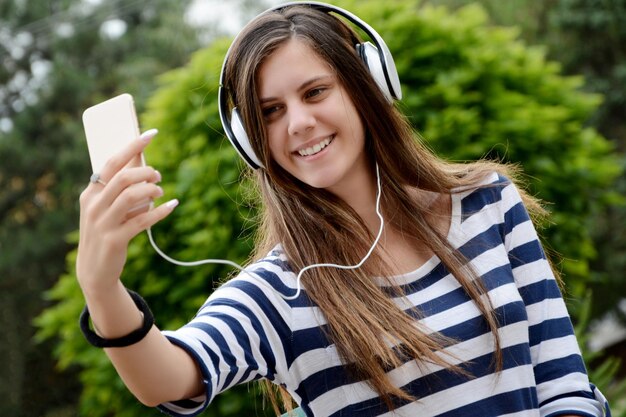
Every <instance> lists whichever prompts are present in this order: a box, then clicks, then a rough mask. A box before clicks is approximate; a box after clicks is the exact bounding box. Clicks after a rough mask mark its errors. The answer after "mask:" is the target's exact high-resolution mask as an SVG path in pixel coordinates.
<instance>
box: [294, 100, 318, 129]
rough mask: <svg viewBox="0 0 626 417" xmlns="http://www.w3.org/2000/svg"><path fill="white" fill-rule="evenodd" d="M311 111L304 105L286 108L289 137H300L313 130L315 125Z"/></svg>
mask: <svg viewBox="0 0 626 417" xmlns="http://www.w3.org/2000/svg"><path fill="white" fill-rule="evenodd" d="M311 110H312V109H311V108H310V107H309V106H307V105H306V103H297V104H292V105H291V106H289V108H288V111H287V112H288V117H289V125H288V127H287V130H288V133H289V135H291V136H295V135H302V134H304V133H306V132H307V131H309V130H311V129H313V127H314V126H315V123H316V119H315V116H314V114H313V112H312V111H311Z"/></svg>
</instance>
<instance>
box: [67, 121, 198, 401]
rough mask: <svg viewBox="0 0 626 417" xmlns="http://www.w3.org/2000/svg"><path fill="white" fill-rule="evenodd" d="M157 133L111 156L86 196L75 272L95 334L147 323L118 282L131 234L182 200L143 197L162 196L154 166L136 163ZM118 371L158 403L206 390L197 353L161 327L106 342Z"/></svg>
mask: <svg viewBox="0 0 626 417" xmlns="http://www.w3.org/2000/svg"><path fill="white" fill-rule="evenodd" d="M152 136H154V133H152V134H144V135H142V137H141V138H140V139H139V140H137V141H134V142H133V143H132V144H130V145H129V146H128V147H127V148H125V149H124V150H123V151H122V152H120V153H119V154H117V155H116V156H114V157H113V158H111V160H109V161H108V162H107V164H106V165H105V167H104V168H103V170H102V172H101V173H100V178H101V181H100V182H92V183H90V184H89V186H88V187H87V188H86V189H85V190H84V191H83V193H82V194H81V197H80V241H79V245H78V259H77V262H76V275H77V277H78V282H79V284H80V287H81V289H82V291H83V294H84V296H85V300H86V302H87V306H88V308H89V313H90V316H91V320H92V323H93V327H94V328H95V331H96V333H97V334H98V335H99V336H100V337H102V338H104V339H115V338H119V337H123V336H125V335H127V334H129V333H131V332H133V331H135V330H136V329H139V328H140V327H141V326H142V323H143V320H144V317H143V315H142V313H141V312H140V310H139V309H138V308H137V306H136V305H135V302H134V301H133V299H132V298H131V297H130V295H129V293H128V292H127V290H126V289H125V288H124V286H123V284H122V282H121V281H120V276H121V274H122V270H123V268H124V264H125V263H126V257H127V249H128V244H129V242H130V240H131V239H132V238H133V237H134V236H136V235H137V234H139V233H140V232H142V231H144V230H146V229H147V228H148V227H150V226H152V225H153V224H155V223H157V222H158V221H160V220H161V219H163V218H164V217H166V216H167V215H168V214H169V213H171V212H172V210H173V209H174V207H175V206H176V204H177V201H176V200H172V201H171V202H169V203H165V204H163V205H161V206H159V207H156V208H154V209H151V210H148V206H147V205H146V206H145V207H144V208H143V209H137V206H138V205H141V204H142V202H146V201H150V200H152V199H154V198H157V197H160V196H161V195H162V194H163V190H162V189H161V188H160V187H159V186H158V185H156V183H158V182H159V181H160V180H161V178H160V174H159V173H158V172H157V171H155V170H154V169H153V168H151V167H130V163H131V161H133V159H135V158H138V157H139V155H141V153H142V152H143V150H144V149H145V147H146V146H147V145H148V143H149V142H150V140H151V139H152ZM105 351H106V354H107V355H108V357H109V358H110V359H111V362H112V363H113V365H114V366H115V368H116V370H117V372H118V373H119V375H120V377H121V378H122V380H123V381H124V383H125V384H126V386H127V387H128V388H129V390H130V391H131V392H132V393H133V394H134V395H135V396H136V397H137V399H139V401H141V402H142V403H144V404H146V405H149V406H155V405H157V404H160V403H163V402H166V401H172V400H177V399H181V398H189V397H193V396H196V395H199V394H201V392H202V383H201V376H200V372H199V370H198V368H197V366H196V364H195V362H194V361H193V359H192V358H191V357H190V356H189V354H187V353H186V352H185V351H184V350H182V349H181V348H179V347H177V346H175V345H174V344H172V343H170V342H169V341H168V339H167V338H165V336H163V335H162V334H161V333H160V331H159V330H158V329H157V328H156V326H152V328H151V329H150V331H149V332H148V333H147V334H146V336H145V337H144V338H143V339H141V340H140V341H139V342H137V343H134V344H132V345H130V346H125V347H115V348H107V349H105Z"/></svg>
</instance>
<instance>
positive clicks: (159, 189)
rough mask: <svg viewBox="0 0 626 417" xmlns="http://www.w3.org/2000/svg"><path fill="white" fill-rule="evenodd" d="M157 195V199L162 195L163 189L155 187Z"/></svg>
mask: <svg viewBox="0 0 626 417" xmlns="http://www.w3.org/2000/svg"><path fill="white" fill-rule="evenodd" d="M157 193H158V194H159V197H161V196H162V195H163V188H161V187H159V186H157Z"/></svg>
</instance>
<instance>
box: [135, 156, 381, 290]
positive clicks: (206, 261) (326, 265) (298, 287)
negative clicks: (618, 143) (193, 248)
mask: <svg viewBox="0 0 626 417" xmlns="http://www.w3.org/2000/svg"><path fill="white" fill-rule="evenodd" d="M376 185H377V192H376V215H377V216H378V218H379V219H380V226H379V228H378V234H377V235H376V239H374V242H373V243H372V246H371V247H370V249H369V251H368V252H367V253H366V254H365V256H364V257H363V259H361V261H360V262H359V263H357V264H355V265H338V264H331V263H321V264H313V265H309V266H306V267H304V268H302V269H301V270H300V272H299V273H298V276H297V277H296V293H295V294H294V295H291V296H286V295H283V294H280V296H281V297H282V298H283V299H285V300H295V299H296V298H298V297H299V296H300V292H301V289H302V287H301V284H300V280H301V278H302V274H303V273H304V272H305V271H308V270H309V269H312V268H338V269H357V268H360V267H361V266H362V265H363V264H364V263H365V261H367V259H368V258H369V257H370V256H371V254H372V253H373V252H374V249H375V248H376V245H378V242H379V241H380V237H381V236H382V234H383V228H384V225H385V220H384V219H383V215H382V214H381V212H380V197H381V194H382V193H381V182H380V172H379V170H378V164H376ZM147 232H148V239H149V240H150V244H151V245H152V247H153V248H154V250H155V251H156V253H158V254H159V255H161V257H163V259H165V260H166V261H168V262H171V263H173V264H175V265H179V266H185V267H188V266H200V265H205V264H224V265H229V266H232V267H234V268H237V269H239V270H240V271H241V272H245V273H247V274H249V275H250V276H252V277H254V275H252V273H251V272H250V271H247V270H246V269H245V268H244V267H242V266H241V265H239V264H238V263H236V262H233V261H229V260H227V259H203V260H200V261H191V262H183V261H179V260H177V259H174V258H171V257H170V256H168V255H166V254H165V253H164V252H163V251H162V250H161V249H160V248H159V247H158V246H157V244H156V242H155V241H154V238H153V237H152V229H151V228H148V229H147Z"/></svg>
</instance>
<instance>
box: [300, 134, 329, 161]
mask: <svg viewBox="0 0 626 417" xmlns="http://www.w3.org/2000/svg"><path fill="white" fill-rule="evenodd" d="M335 137H336V133H332V134H330V135H326V136H320V137H318V138H316V139H312V140H309V141H307V142H305V143H304V144H302V145H300V146H298V148H297V149H295V150H294V151H293V152H291V153H292V155H294V156H297V157H298V158H302V159H312V158H315V157H316V156H318V155H321V154H323V153H324V151H325V150H326V148H328V147H329V146H330V145H332V143H333V142H334V141H335ZM328 138H330V143H329V144H328V145H326V146H325V147H324V149H322V150H321V151H319V152H318V153H316V154H314V155H307V156H302V155H300V151H301V150H304V149H307V148H311V147H313V146H315V145H317V144H318V143H320V142H322V141H324V140H326V139H328Z"/></svg>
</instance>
